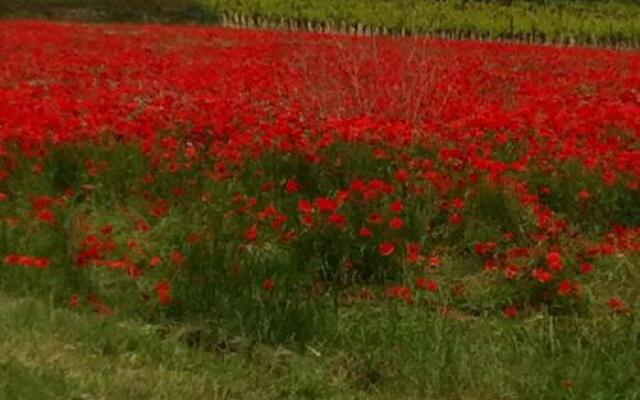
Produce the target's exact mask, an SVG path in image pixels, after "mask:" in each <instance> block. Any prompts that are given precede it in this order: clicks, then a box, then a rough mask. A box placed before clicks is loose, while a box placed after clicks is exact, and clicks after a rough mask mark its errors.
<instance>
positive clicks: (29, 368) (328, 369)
mask: <svg viewBox="0 0 640 400" xmlns="http://www.w3.org/2000/svg"><path fill="white" fill-rule="evenodd" d="M367 325H368V326H367ZM373 325H375V326H376V327H377V329H371V328H372V327H373ZM639 328H640V327H639V325H638V322H637V321H636V320H635V319H633V318H631V317H615V316H610V315H607V316H602V317H600V318H597V319H590V320H582V319H580V318H577V317H566V318H565V317H552V316H549V315H546V314H544V313H541V314H539V315H534V316H532V317H531V318H529V319H527V320H525V321H522V322H513V321H510V320H506V319H500V318H493V319H492V318H489V319H487V318H485V319H480V318H477V319H476V318H456V317H455V316H451V315H450V316H447V317H444V316H438V315H434V314H428V313H426V314H425V313H421V312H414V311H409V310H407V309H402V310H392V309H386V310H385V309H378V310H371V309H369V310H367V309H360V310H358V309H353V310H349V311H346V312H344V314H343V315H342V316H341V318H340V326H338V327H337V329H336V331H335V334H334V335H332V336H327V337H325V338H323V340H321V341H318V342H316V343H313V344H312V345H309V346H307V347H305V348H303V349H296V348H285V347H267V346H264V345H258V344H254V343H251V342H245V341H243V340H241V339H237V338H224V337H223V336H219V333H214V332H210V331H203V330H199V329H198V328H197V327H195V326H192V327H185V326H184V325H181V326H179V327H178V326H175V327H174V326H171V325H153V324H147V323H144V322H143V321H140V320H136V319H127V318H120V317H106V318H105V317H101V316H97V315H93V316H92V315H86V314H84V313H83V314H81V313H77V312H75V311H71V310H65V309H59V308H53V307H51V306H50V305H48V304H46V302H42V301H37V300H34V299H30V298H13V297H8V296H6V295H0V397H1V398H3V399H7V400H13V399H25V400H26V399H34V400H35V399H37V400H42V399H72V398H73V399H125V398H126V399H182V398H184V399H397V398H408V399H424V398H428V399H607V400H609V399H638V398H640V393H639V388H640V377H638V375H637V374H635V373H633V371H637V370H638V367H639V366H640V353H639V351H638V350H639V345H640V343H639V334H638V332H639ZM207 336H208V337H209V338H214V337H215V336H218V337H217V340H215V341H205V340H199V339H201V338H204V337H207Z"/></svg>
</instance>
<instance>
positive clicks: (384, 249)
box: [378, 242, 396, 257]
mask: <svg viewBox="0 0 640 400" xmlns="http://www.w3.org/2000/svg"><path fill="white" fill-rule="evenodd" d="M395 251H396V245H395V244H393V243H391V242H384V243H380V245H379V246H378V252H379V253H380V254H381V255H383V256H385V257H388V256H390V255H392V254H393V253H394V252H395Z"/></svg>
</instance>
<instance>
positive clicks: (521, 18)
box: [0, 0, 640, 46]
mask: <svg viewBox="0 0 640 400" xmlns="http://www.w3.org/2000/svg"><path fill="white" fill-rule="evenodd" d="M0 15H7V16H19V17H20V16H22V17H24V16H44V17H51V18H80V19H89V20H123V21H135V20H137V21H140V20H142V21H154V20H160V21H174V22H175V21H199V22H206V23H212V22H213V23H215V22H219V21H220V19H221V17H222V15H228V16H233V15H241V16H244V17H251V18H254V17H262V18H265V19H266V20H268V21H270V22H272V23H276V24H277V23H280V22H282V21H298V22H300V23H304V24H306V23H307V22H312V23H325V24H328V25H332V26H333V27H334V29H337V28H338V27H339V24H340V23H346V24H348V25H350V26H355V25H356V24H360V25H366V26H369V27H376V28H382V27H385V28H387V29H388V31H390V32H396V33H399V32H400V31H401V30H404V31H406V32H409V33H418V34H440V33H443V32H447V33H452V34H456V35H458V36H464V37H467V36H468V35H470V34H471V33H474V34H477V35H482V36H483V37H488V38H505V39H519V40H525V39H527V38H528V39H531V40H535V41H539V42H546V41H550V42H561V43H570V42H571V41H573V42H576V43H587V44H598V45H614V44H617V43H624V44H626V45H633V46H635V45H637V43H638V41H640V24H639V23H638V21H640V6H639V5H638V4H637V3H636V2H633V1H625V0H614V1H606V2H601V1H591V0H572V1H569V0H566V1H549V0H515V1H512V0H507V1H467V0H446V1H432V0H425V1H418V0H374V1H371V0H305V1H299V0H24V1H21V2H15V1H13V0H0Z"/></svg>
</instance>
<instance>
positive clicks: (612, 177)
mask: <svg viewBox="0 0 640 400" xmlns="http://www.w3.org/2000/svg"><path fill="white" fill-rule="evenodd" d="M0 37H2V38H3V40H2V41H1V42H0V54H2V58H1V59H0V71H2V84H1V85H0V98H1V99H2V100H3V104H2V107H0V183H2V184H3V185H4V186H3V187H2V188H1V189H2V192H0V202H1V204H0V205H1V206H2V207H0V213H1V215H0V217H1V218H2V223H3V224H5V225H6V228H7V232H9V233H8V234H10V235H12V236H11V238H12V240H11V241H7V243H9V244H8V246H15V247H10V248H9V249H7V253H9V252H12V253H16V252H23V251H24V252H26V253H31V254H41V253H42V249H43V248H47V249H49V248H52V249H53V248H56V250H53V251H52V256H51V257H48V258H43V257H32V256H25V255H18V254H9V255H6V256H5V258H4V262H5V263H6V264H8V265H22V266H26V267H29V268H35V269H46V268H48V267H49V266H50V265H51V264H52V263H54V262H55V263H60V264H61V265H62V263H63V262H65V263H68V264H74V263H75V265H74V266H73V267H71V266H69V268H76V269H78V273H82V274H85V273H86V272H87V269H89V268H94V267H102V268H99V269H100V271H101V272H99V274H106V273H110V272H107V271H111V270H117V271H120V275H119V278H121V279H126V280H127V281H126V282H127V283H129V284H131V285H132V287H134V289H132V290H135V291H138V293H137V294H138V295H141V296H142V297H143V298H144V299H146V300H148V299H150V298H152V297H153V294H154V291H155V296H156V297H157V300H158V303H160V304H161V305H168V304H171V303H173V302H175V299H176V298H180V295H185V294H184V293H181V292H180V290H182V289H181V288H183V287H190V285H222V283H220V280H224V279H238V280H240V279H248V282H251V283H250V285H251V286H252V288H253V287H255V286H257V288H256V289H260V285H261V289H262V291H266V292H269V291H272V290H274V287H275V286H274V281H273V280H272V279H270V278H268V279H263V277H264V276H268V275H270V274H272V273H273V272H274V271H275V268H276V267H279V264H278V263H280V262H285V261H283V260H286V261H287V262H290V264H291V265H289V266H288V267H289V268H290V271H288V273H290V274H292V275H293V274H298V275H299V277H300V279H301V280H303V279H307V280H310V281H312V282H300V287H296V290H292V292H295V293H297V292H299V291H301V290H302V289H300V288H305V287H306V288H309V287H315V286H317V285H315V281H316V280H318V279H320V280H326V282H323V285H329V284H335V285H336V286H339V287H340V288H343V287H345V286H346V287H348V288H347V289H349V290H351V289H353V287H352V286H355V287H357V288H360V286H358V285H360V284H362V283H365V284H372V285H375V284H379V285H385V286H384V287H385V289H382V288H379V289H380V290H384V293H385V294H386V296H387V297H390V298H399V299H402V300H404V301H405V302H406V303H415V301H414V300H415V298H420V296H428V297H429V298H435V297H440V294H441V295H442V297H445V296H447V295H446V294H445V293H453V294H454V296H452V297H453V299H451V301H452V302H455V301H461V302H464V301H467V300H468V299H465V298H466V296H467V295H468V294H473V291H474V290H487V291H493V290H495V293H496V294H497V295H496V296H498V297H497V298H496V307H498V308H497V310H503V312H504V314H505V315H506V316H507V317H509V318H515V317H516V316H517V314H518V308H516V305H517V306H518V307H520V304H524V303H526V302H528V301H532V300H531V299H536V301H547V302H548V301H554V300H558V302H559V303H568V302H573V301H578V300H579V297H580V293H581V288H582V287H583V285H589V284H593V282H592V279H595V277H596V276H597V274H595V273H593V272H594V271H595V270H596V269H597V268H599V263H600V261H601V260H603V259H606V258H607V257H611V256H613V255H619V254H623V253H624V254H634V255H637V254H638V253H640V219H639V217H638V215H637V212H636V210H637V204H638V201H639V199H640V197H639V193H640V150H639V149H638V138H640V92H639V91H638V88H639V87H640V54H637V53H633V52H616V51H611V50H596V49H586V48H567V49H558V48H547V47H542V46H522V45H512V44H504V43H478V42H466V43H465V42H450V41H439V40H430V39H424V40H411V41H405V40H399V39H393V38H379V39H376V41H375V43H374V42H373V41H371V40H368V39H362V38H359V39H354V38H339V37H335V36H331V35H326V34H302V33H296V34H291V33H283V32H251V31H241V32H240V31H235V30H227V29H220V28H206V27H175V26H173V27H168V26H155V25H144V26H129V25H117V26H107V25H82V24H54V23H46V22H29V21H3V22H1V23H0ZM43 49H44V50H43ZM373 49H375V51H372V50H373ZM87 149H90V150H87ZM122 154H126V156H123V155H122ZM136 157H139V159H136ZM132 175H135V176H132ZM123 181H125V182H123ZM14 182H15V183H17V184H15V185H14V184H13V183H14ZM24 182H30V183H31V182H38V183H42V185H41V186H40V187H38V188H35V189H34V190H33V191H34V193H23V192H22V191H21V189H16V188H23V187H27V186H26V185H24V184H23V183H24ZM5 183H7V184H6V185H5ZM20 184H22V186H21V185H20ZM125 187H126V190H125V189H124V188H125ZM5 192H6V193H5ZM48 192H49V193H48ZM47 193H48V194H47ZM114 193H115V194H114ZM83 204H91V205H92V206H91V207H85V206H84V205H83ZM25 205H26V206H25ZM78 205H80V206H78ZM94 206H95V207H94ZM73 207H77V208H76V209H73V210H72V211H74V212H68V211H69V210H70V209H72V208H73ZM95 210H100V212H103V213H104V215H99V216H96V215H95V213H98V211H95ZM105 219H113V220H114V221H112V222H113V223H109V224H105ZM178 221H180V222H178ZM182 224H184V225H185V226H182ZM602 232H606V234H603V233H602ZM36 235H38V236H37V237H38V238H39V240H40V239H41V240H42V243H35V242H36V241H35V240H33V243H32V241H31V240H29V238H31V237H35V236H36ZM63 242H64V245H61V243H63ZM49 244H50V245H51V246H47V245H49ZM56 246H57V247H56ZM174 249H180V250H179V251H178V250H174ZM47 254H48V253H47ZM69 260H72V261H71V262H69ZM274 260H275V261H274ZM219 264H224V265H219ZM276 264H278V265H276ZM65 265H66V264H65ZM282 269H283V270H284V268H282ZM309 269H313V270H311V271H309ZM123 271H126V274H124V273H122V272H123ZM221 271H224V273H223V272H221ZM281 273H285V272H282V271H280V270H277V272H275V273H274V274H273V276H280V275H279V274H281ZM216 274H217V275H216ZM87 275H89V274H88V273H87ZM298 275H296V279H297V277H298ZM425 276H428V277H429V278H426V277H425ZM320 277H321V278H320ZM469 277H470V278H471V279H469V281H471V282H473V284H469V285H467V279H465V278H469ZM128 278H130V279H128ZM92 279H99V278H94V277H93V276H92ZM174 279H182V280H184V281H187V282H188V284H186V285H180V284H177V282H176V281H175V280H174ZM296 279H283V280H278V289H280V288H281V287H283V286H285V282H287V283H286V284H288V282H295V281H296ZM260 282H262V284H260ZM381 282H382V283H381ZM407 282H411V284H409V283H407ZM462 282H464V283H465V284H464V285H463V284H462ZM305 283H306V286H305ZM172 284H173V285H172ZM503 285H504V286H508V287H509V288H515V289H516V290H508V291H505V290H500V288H501V286H503ZM95 286H96V287H99V286H100V285H99V284H96V285H95ZM105 286H108V285H107V284H105ZM229 286H230V287H238V286H239V285H238V284H237V282H236V281H234V282H233V284H230V285H229ZM130 287H131V286H130ZM477 287H482V289H477ZM74 290H75V288H74ZM368 290H369V289H367V291H365V292H363V293H364V294H366V295H362V296H361V297H362V298H366V299H369V300H372V299H373V298H374V296H373V293H374V291H373V289H372V291H368ZM140 291H142V292H143V293H139V292H140ZM195 292H198V293H211V292H212V291H208V290H198V291H194V293H195ZM278 292H279V290H278V291H276V293H278ZM425 292H428V293H425ZM436 292H438V293H439V295H438V296H434V295H433V294H432V293H436ZM504 293H516V294H514V295H513V296H512V297H509V295H504ZM532 294H535V296H534V295H532ZM499 296H503V297H499ZM138 297H139V296H138ZM138 297H136V298H138ZM272 297H273V296H272ZM105 298H107V297H105ZM74 299H75V300H74ZM78 299H79V298H78V297H75V298H72V301H71V304H72V305H77V304H78V301H79V300H78ZM521 302H522V303H521ZM89 303H91V304H92V305H93V306H94V308H95V309H96V310H97V311H98V312H102V313H104V314H109V313H110V312H111V309H110V308H108V307H107V306H106V305H104V304H103V303H102V301H101V300H99V298H98V297H97V295H95V294H92V295H90V297H89ZM417 303H419V302H417ZM181 304H182V302H181ZM185 304H186V303H185ZM505 304H514V305H513V306H509V307H507V308H504V305H505ZM609 307H611V309H612V310H613V311H615V312H619V313H621V312H627V311H628V310H629V308H631V307H630V306H627V305H626V304H625V303H623V302H622V300H620V299H617V298H613V299H611V300H610V301H609Z"/></svg>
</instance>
